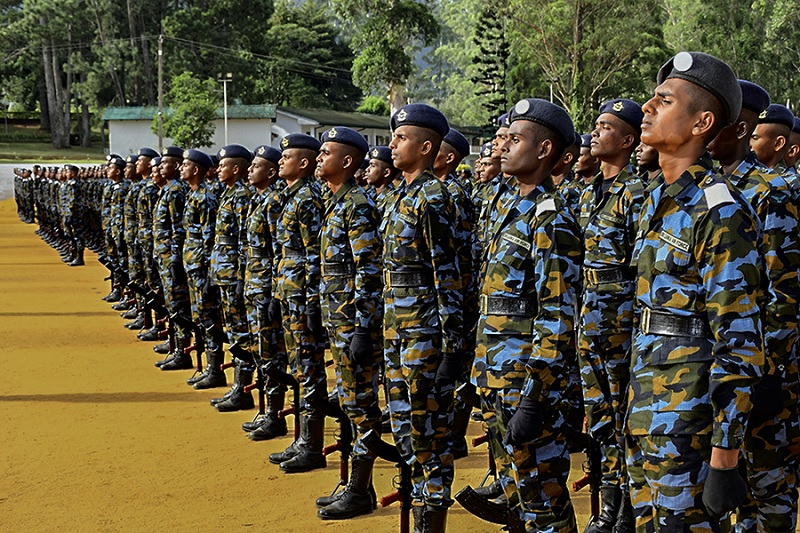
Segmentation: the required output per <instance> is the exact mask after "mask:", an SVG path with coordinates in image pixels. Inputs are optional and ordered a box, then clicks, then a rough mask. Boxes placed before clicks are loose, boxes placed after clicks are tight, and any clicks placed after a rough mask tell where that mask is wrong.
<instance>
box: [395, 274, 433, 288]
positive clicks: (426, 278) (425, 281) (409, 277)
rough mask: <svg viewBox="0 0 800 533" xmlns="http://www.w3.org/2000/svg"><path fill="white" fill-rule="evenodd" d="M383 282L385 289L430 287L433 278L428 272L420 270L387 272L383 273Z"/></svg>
mask: <svg viewBox="0 0 800 533" xmlns="http://www.w3.org/2000/svg"><path fill="white" fill-rule="evenodd" d="M383 280H384V283H386V286H387V287H430V286H432V285H433V277H432V276H431V275H430V274H429V273H428V272H423V271H421V270H405V271H399V272H398V271H396V270H387V271H385V272H384V273H383Z"/></svg>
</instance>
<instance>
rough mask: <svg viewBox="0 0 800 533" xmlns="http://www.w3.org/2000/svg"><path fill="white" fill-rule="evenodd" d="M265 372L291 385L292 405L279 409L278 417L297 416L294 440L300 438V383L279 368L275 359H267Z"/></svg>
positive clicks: (284, 383) (279, 381)
mask: <svg viewBox="0 0 800 533" xmlns="http://www.w3.org/2000/svg"><path fill="white" fill-rule="evenodd" d="M264 372H265V373H266V374H267V375H268V376H269V377H271V378H272V379H274V380H275V381H277V382H278V383H281V384H283V385H286V386H287V387H291V389H292V393H293V398H292V406H291V407H288V408H286V409H281V410H280V411H278V418H286V417H287V416H288V415H292V414H293V415H294V416H295V424H294V440H297V439H299V438H300V424H299V420H300V419H299V417H300V383H298V382H297V380H296V379H294V376H292V375H291V374H289V373H288V372H285V371H283V370H281V369H280V368H278V366H277V364H275V362H274V361H267V362H266V363H265V364H264Z"/></svg>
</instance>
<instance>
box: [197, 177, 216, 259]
mask: <svg viewBox="0 0 800 533" xmlns="http://www.w3.org/2000/svg"><path fill="white" fill-rule="evenodd" d="M200 218H201V220H202V226H203V229H202V232H203V264H205V265H207V264H208V260H209V258H210V257H211V250H212V249H213V248H214V237H215V231H216V227H217V202H216V199H214V198H213V196H212V194H211V192H210V191H208V192H207V194H206V198H205V204H204V205H203V206H202V208H201V212H200Z"/></svg>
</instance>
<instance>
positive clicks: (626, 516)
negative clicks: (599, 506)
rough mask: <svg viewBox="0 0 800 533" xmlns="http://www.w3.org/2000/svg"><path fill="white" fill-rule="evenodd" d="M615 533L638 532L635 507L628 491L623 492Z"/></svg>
mask: <svg viewBox="0 0 800 533" xmlns="http://www.w3.org/2000/svg"><path fill="white" fill-rule="evenodd" d="M612 531H613V533H634V532H635V531H636V520H635V519H634V518H633V505H631V494H630V492H628V491H627V490H626V489H623V490H622V503H621V504H620V506H619V514H618V515H617V523H616V524H614V529H612Z"/></svg>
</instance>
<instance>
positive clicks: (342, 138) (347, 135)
mask: <svg viewBox="0 0 800 533" xmlns="http://www.w3.org/2000/svg"><path fill="white" fill-rule="evenodd" d="M322 142H323V143H328V142H331V143H339V144H346V145H347V146H352V147H353V148H355V149H356V150H358V151H359V152H361V153H362V154H364V155H367V152H369V143H368V142H367V140H366V139H365V138H364V136H363V135H361V134H360V133H358V132H357V131H356V130H354V129H351V128H345V127H344V126H337V127H335V128H331V129H329V130H328V131H326V132H325V133H323V134H322Z"/></svg>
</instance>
